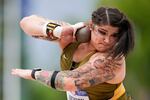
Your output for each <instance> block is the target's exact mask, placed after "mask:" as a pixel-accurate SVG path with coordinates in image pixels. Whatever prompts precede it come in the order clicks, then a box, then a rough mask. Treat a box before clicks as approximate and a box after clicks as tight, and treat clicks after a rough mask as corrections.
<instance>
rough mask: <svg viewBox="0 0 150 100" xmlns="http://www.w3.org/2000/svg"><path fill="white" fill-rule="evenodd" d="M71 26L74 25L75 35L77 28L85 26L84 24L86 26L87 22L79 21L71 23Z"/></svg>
mask: <svg viewBox="0 0 150 100" xmlns="http://www.w3.org/2000/svg"><path fill="white" fill-rule="evenodd" d="M71 26H72V27H73V29H74V32H73V34H74V35H75V33H76V31H77V29H79V28H82V27H84V26H85V24H84V23H83V22H79V23H76V24H74V25H71Z"/></svg>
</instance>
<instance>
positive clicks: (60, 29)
mask: <svg viewBox="0 0 150 100" xmlns="http://www.w3.org/2000/svg"><path fill="white" fill-rule="evenodd" d="M61 33H62V27H61V26H57V27H56V28H55V29H54V30H53V35H54V36H56V37H58V38H60V36H61Z"/></svg>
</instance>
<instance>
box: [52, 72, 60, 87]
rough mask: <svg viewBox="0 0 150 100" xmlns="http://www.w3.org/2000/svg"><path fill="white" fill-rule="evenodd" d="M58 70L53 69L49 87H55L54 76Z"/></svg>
mask: <svg viewBox="0 0 150 100" xmlns="http://www.w3.org/2000/svg"><path fill="white" fill-rule="evenodd" d="M58 72H59V71H54V73H53V75H52V77H51V87H52V88H54V89H56V87H55V78H56V76H57V74H58Z"/></svg>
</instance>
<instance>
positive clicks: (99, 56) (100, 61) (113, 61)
mask: <svg viewBox="0 0 150 100" xmlns="http://www.w3.org/2000/svg"><path fill="white" fill-rule="evenodd" d="M89 62H90V63H91V64H92V65H93V66H97V67H100V66H103V67H106V66H107V67H108V66H111V67H113V68H117V69H119V68H120V67H121V66H125V57H124V56H121V57H118V58H112V57H107V55H106V54H104V53H100V52H97V53H95V54H94V55H92V56H91V57H90V59H89Z"/></svg>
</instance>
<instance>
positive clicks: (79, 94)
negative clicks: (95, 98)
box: [66, 91, 89, 100]
mask: <svg viewBox="0 0 150 100" xmlns="http://www.w3.org/2000/svg"><path fill="white" fill-rule="evenodd" d="M66 94H67V100H89V97H88V95H87V93H86V92H85V91H76V92H69V91H67V92H66Z"/></svg>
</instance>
